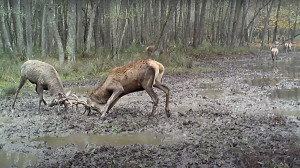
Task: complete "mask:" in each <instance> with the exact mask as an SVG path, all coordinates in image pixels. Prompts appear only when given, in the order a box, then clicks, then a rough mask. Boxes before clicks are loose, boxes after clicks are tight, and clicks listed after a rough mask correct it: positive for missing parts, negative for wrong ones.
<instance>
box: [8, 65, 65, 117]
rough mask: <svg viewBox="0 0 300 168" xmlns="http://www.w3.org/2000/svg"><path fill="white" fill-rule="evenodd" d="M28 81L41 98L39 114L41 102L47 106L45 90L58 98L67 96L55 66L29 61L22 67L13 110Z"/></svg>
mask: <svg viewBox="0 0 300 168" xmlns="http://www.w3.org/2000/svg"><path fill="white" fill-rule="evenodd" d="M27 80H29V81H30V82H31V83H32V84H35V85H36V87H35V90H36V92H37V94H38V96H39V112H40V106H41V102H43V103H44V104H45V105H46V104H47V103H46V101H45V100H44V98H43V91H44V90H49V92H50V95H51V96H57V98H61V97H62V96H65V95H66V94H65V92H64V89H63V85H62V82H61V80H60V77H59V75H58V73H57V71H56V70H55V68H54V67H53V66H51V65H50V64H47V63H45V62H42V61H38V60H29V61H26V62H25V63H24V64H23V65H22V66H21V78H20V84H19V86H18V89H17V91H16V94H15V97H14V101H13V104H12V108H14V106H15V102H16V99H17V96H18V94H19V92H20V89H21V88H22V87H23V85H24V84H25V82H26V81H27ZM54 100H55V99H53V101H54Z"/></svg>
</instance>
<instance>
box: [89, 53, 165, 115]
mask: <svg viewBox="0 0 300 168" xmlns="http://www.w3.org/2000/svg"><path fill="white" fill-rule="evenodd" d="M164 71H165V70H164V66H163V65H162V64H161V63H159V62H157V61H154V60H151V59H145V60H140V61H137V62H133V63H130V64H128V65H124V66H122V67H117V68H114V69H113V70H112V71H111V72H110V73H109V75H108V76H107V78H106V80H105V81H104V83H102V84H101V85H99V86H98V88H96V89H95V90H94V91H92V93H91V94H90V95H89V97H88V99H87V104H88V106H89V107H90V108H91V109H93V110H96V111H98V112H100V113H101V107H102V106H104V110H103V113H102V115H101V118H104V117H105V114H106V113H107V112H108V111H109V110H110V109H111V108H112V107H113V106H114V105H115V103H116V102H117V101H118V100H119V99H120V98H121V97H122V96H124V95H126V94H129V93H133V92H137V91H142V90H146V92H147V93H148V95H149V96H150V97H151V99H152V101H153V107H152V112H151V114H150V116H153V115H154V113H155V111H156V107H157V104H158V100H159V99H158V97H157V95H156V93H155V92H154V90H153V86H154V87H156V88H158V89H160V90H162V91H163V92H164V93H165V94H166V104H165V111H166V115H167V117H170V110H169V88H168V87H167V86H165V85H164V84H162V76H163V74H164Z"/></svg>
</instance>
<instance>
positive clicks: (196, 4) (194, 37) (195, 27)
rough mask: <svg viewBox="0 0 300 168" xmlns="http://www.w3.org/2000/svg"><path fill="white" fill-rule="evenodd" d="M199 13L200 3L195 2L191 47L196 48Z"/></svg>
mask: <svg viewBox="0 0 300 168" xmlns="http://www.w3.org/2000/svg"><path fill="white" fill-rule="evenodd" d="M199 11H200V1H195V19H194V35H193V47H198V42H199Z"/></svg>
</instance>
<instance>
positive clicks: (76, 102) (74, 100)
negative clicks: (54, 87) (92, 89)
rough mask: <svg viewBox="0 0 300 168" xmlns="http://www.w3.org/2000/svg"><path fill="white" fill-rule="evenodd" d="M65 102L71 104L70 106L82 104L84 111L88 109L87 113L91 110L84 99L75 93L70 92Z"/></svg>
mask: <svg viewBox="0 0 300 168" xmlns="http://www.w3.org/2000/svg"><path fill="white" fill-rule="evenodd" d="M67 103H69V104H71V106H73V105H76V106H77V105H83V106H84V107H85V111H84V112H86V111H88V114H89V112H90V111H91V107H90V106H89V105H88V104H87V103H86V102H85V101H84V100H81V99H79V98H78V96H76V95H75V94H72V95H71V96H69V97H68V98H67Z"/></svg>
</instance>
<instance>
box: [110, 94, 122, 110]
mask: <svg viewBox="0 0 300 168" xmlns="http://www.w3.org/2000/svg"><path fill="white" fill-rule="evenodd" d="M120 98H121V97H118V98H116V99H115V100H114V101H113V102H112V103H111V104H110V105H109V106H108V108H107V111H109V110H110V109H111V108H112V107H113V106H114V105H115V104H116V103H117V101H118V100H119V99H120Z"/></svg>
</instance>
